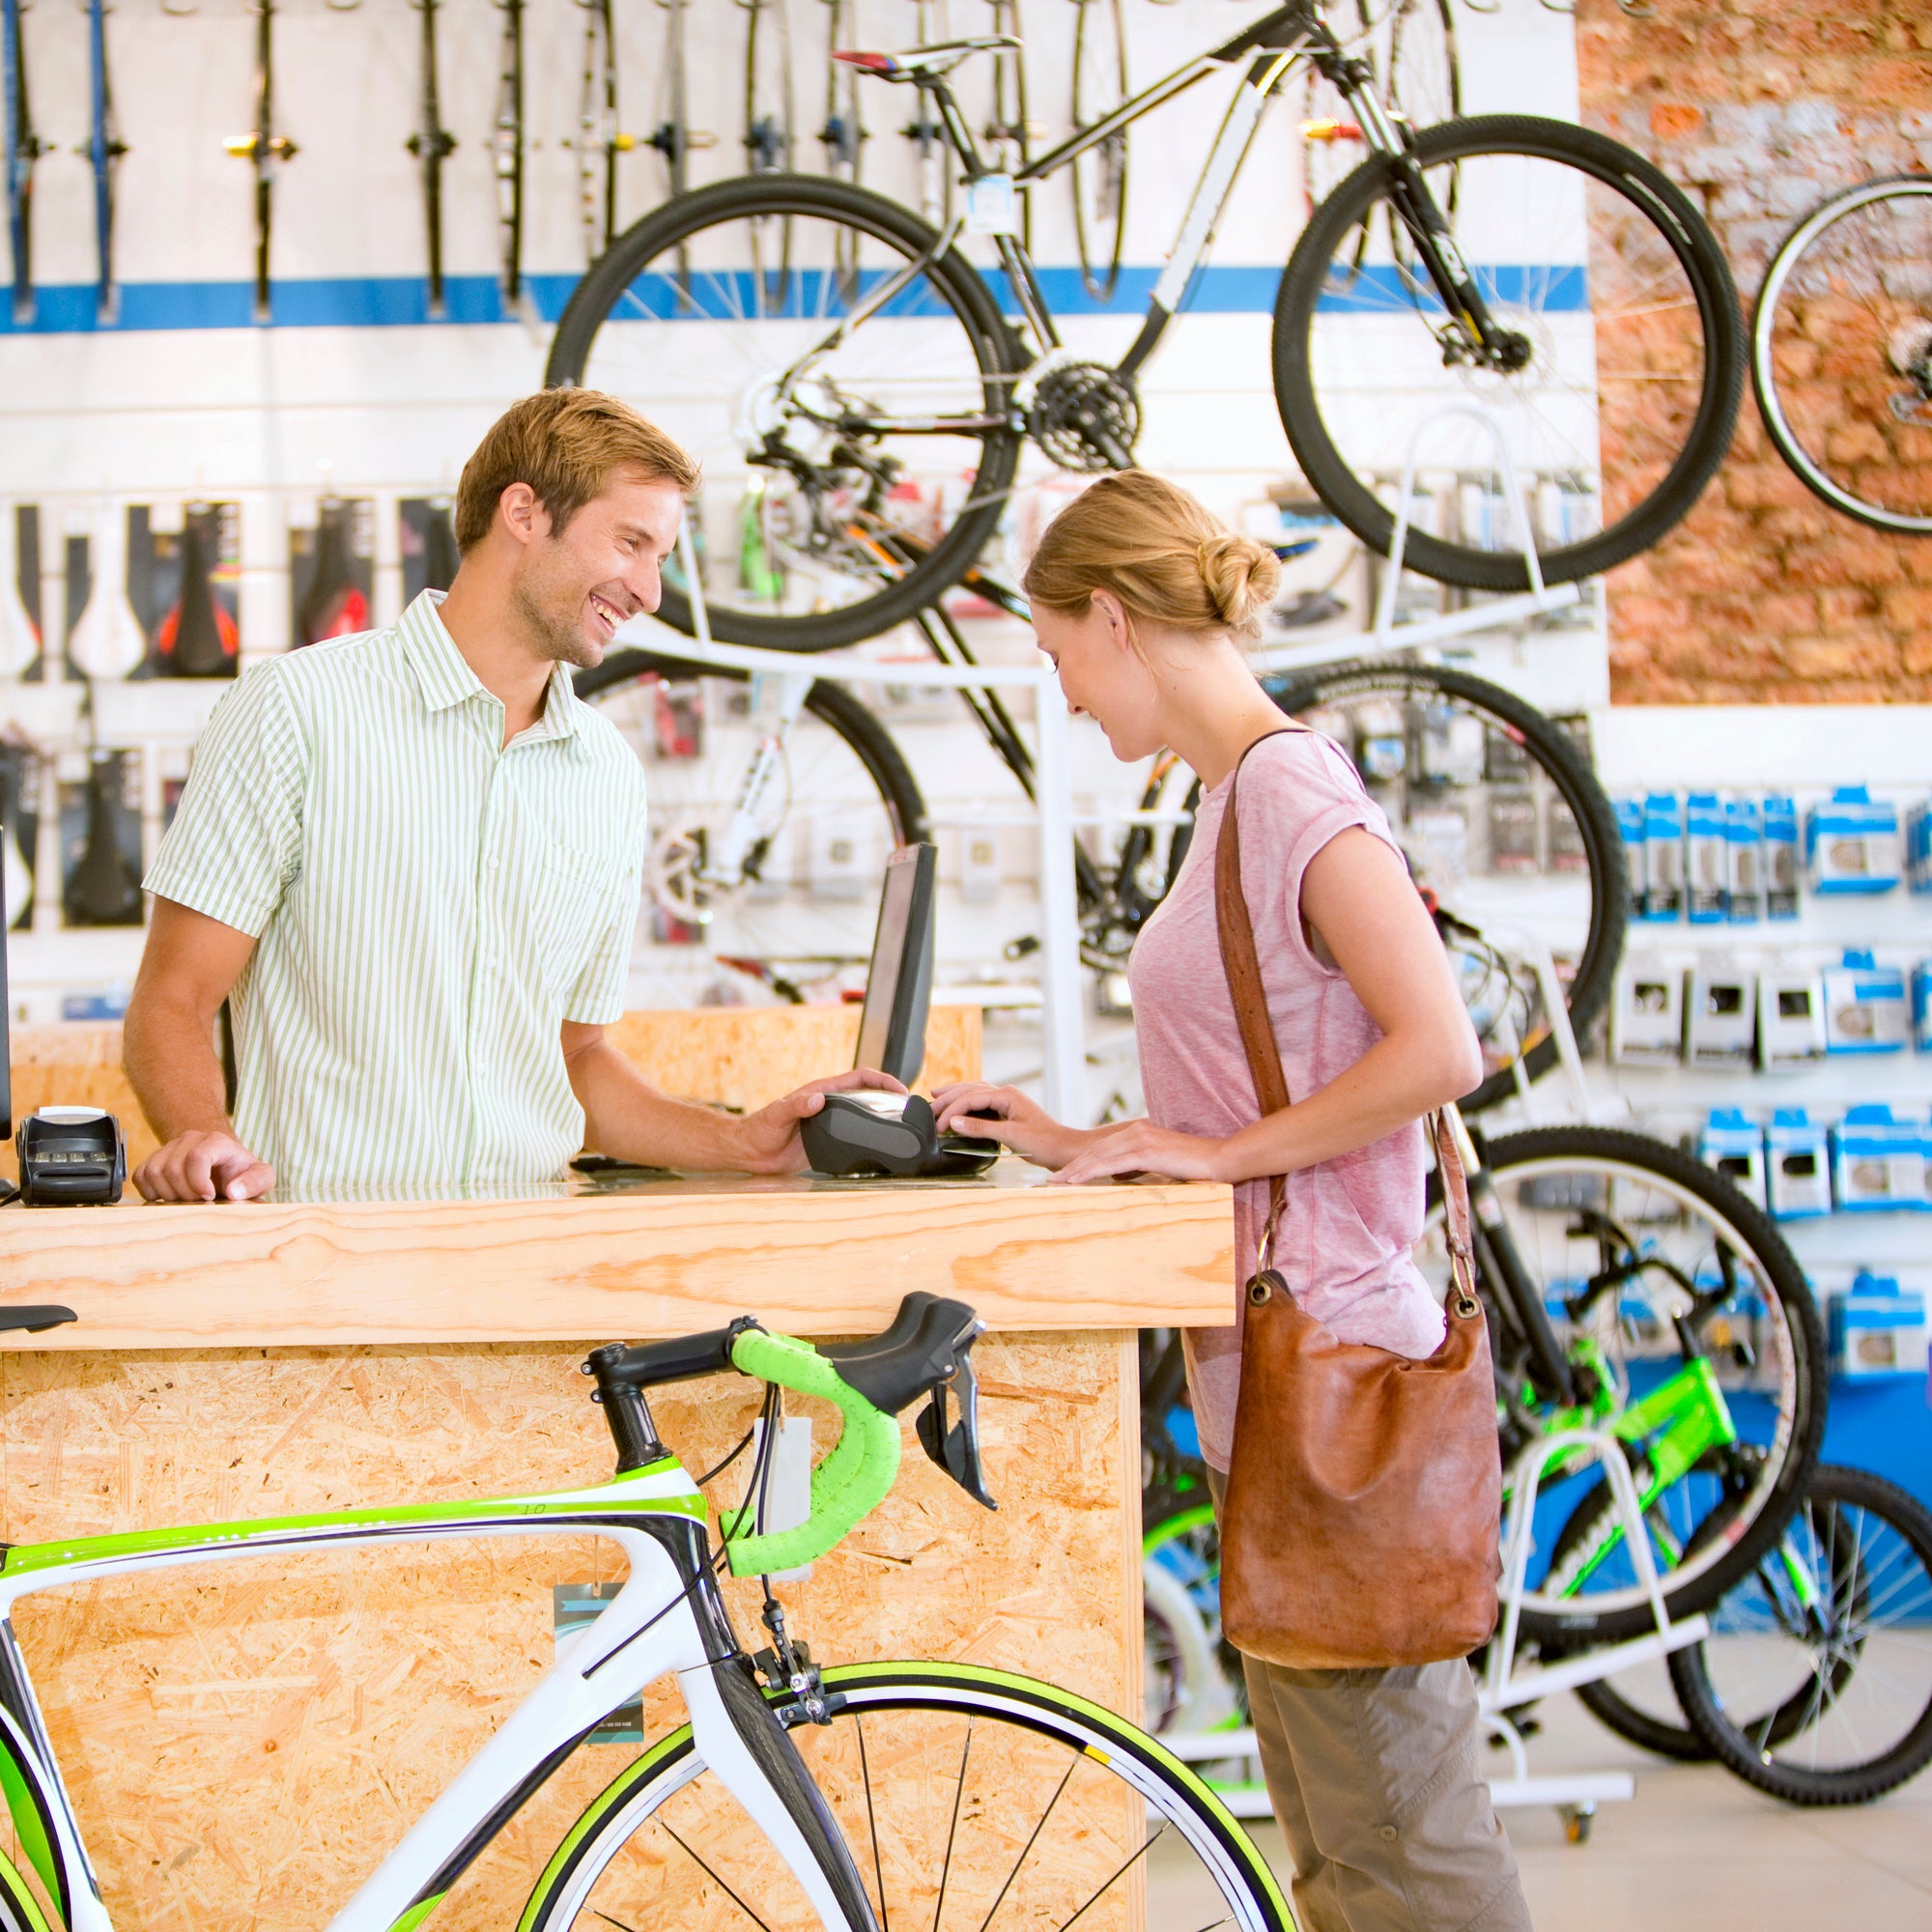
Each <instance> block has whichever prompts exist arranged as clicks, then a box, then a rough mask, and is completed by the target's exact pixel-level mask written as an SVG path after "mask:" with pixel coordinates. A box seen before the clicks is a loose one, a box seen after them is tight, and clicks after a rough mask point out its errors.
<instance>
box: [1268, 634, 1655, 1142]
mask: <svg viewBox="0 0 1932 1932" xmlns="http://www.w3.org/2000/svg"><path fill="white" fill-rule="evenodd" d="M1415 691H1425V692H1439V693H1440V694H1441V695H1442V696H1445V697H1452V698H1454V699H1456V701H1457V702H1458V703H1460V704H1464V705H1466V706H1468V707H1469V709H1471V710H1472V711H1476V712H1481V713H1487V714H1488V715H1489V716H1490V717H1492V718H1493V719H1494V720H1495V721H1496V722H1497V723H1498V724H1499V725H1501V726H1502V727H1503V729H1504V730H1505V731H1507V732H1508V733H1510V734H1511V735H1512V736H1514V737H1515V738H1516V739H1518V741H1519V742H1520V743H1521V744H1522V746H1523V747H1524V748H1525V750H1527V752H1528V753H1529V754H1530V756H1531V757H1533V758H1534V759H1535V760H1536V762H1537V763H1538V764H1539V765H1540V766H1541V767H1542V768H1543V770H1544V771H1545V772H1546V773H1547V774H1548V778H1549V781H1550V782H1551V784H1553V785H1554V786H1555V788H1556V791H1557V793H1558V795H1559V796H1560V797H1561V798H1562V800H1563V802H1564V804H1565V805H1567V806H1568V807H1569V808H1570V812H1571V815H1572V817H1574V818H1575V820H1576V821H1577V832H1578V834H1579V836H1580V837H1581V838H1582V842H1583V850H1584V853H1585V856H1586V858H1587V860H1588V864H1589V877H1590V924H1589V932H1588V936H1587V938H1586V939H1585V941H1584V944H1583V948H1582V951H1581V952H1580V953H1579V954H1578V956H1577V967H1576V974H1575V977H1574V978H1573V979H1572V980H1571V982H1570V986H1569V992H1568V1006H1569V1009H1570V1024H1571V1026H1572V1027H1573V1028H1574V1029H1575V1030H1576V1034H1577V1039H1578V1041H1579V1042H1583V1041H1587V1040H1588V1038H1589V1036H1590V1030H1591V1029H1592V1027H1594V1026H1595V1025H1596V1023H1597V1021H1598V1019H1599V1018H1600V1017H1601V1016H1602V1014H1603V1012H1604V1010H1605V1008H1606V1007H1607V1006H1608V1005H1609V1001H1610V994H1611V992H1612V990H1613V988H1614V986H1615V983H1616V975H1617V963H1618V961H1619V960H1620V959H1621V958H1622V957H1623V950H1624V936H1625V933H1626V931H1627V929H1628V927H1629V924H1630V878H1629V873H1628V871H1627V868H1626V867H1625V865H1624V846H1623V839H1622V838H1621V837H1620V836H1619V834H1618V832H1617V820H1616V812H1615V810H1614V809H1613V808H1612V806H1611V804H1610V801H1609V796H1608V794H1607V793H1606V792H1605V790H1604V787H1603V786H1602V785H1601V784H1600V783H1599V782H1598V781H1597V775H1596V773H1595V772H1593V771H1592V770H1591V769H1590V765H1589V761H1588V759H1586V758H1585V757H1584V756H1583V754H1582V753H1581V752H1579V751H1578V750H1577V745H1576V743H1575V741H1574V740H1573V739H1572V738H1571V737H1570V736H1569V734H1568V733H1567V732H1565V731H1564V730H1563V728H1562V727H1561V726H1560V725H1555V724H1552V723H1551V722H1550V720H1549V719H1548V718H1546V717H1545V716H1544V715H1543V713H1542V712H1540V711H1538V710H1537V709H1536V708H1535V706H1533V705H1530V704H1525V703H1524V702H1523V700H1522V699H1521V698H1520V697H1518V696H1516V695H1515V693H1513V692H1509V691H1505V690H1504V689H1503V688H1502V687H1501V686H1500V685H1496V684H1491V683H1490V682H1489V681H1488V680H1487V679H1484V678H1480V677H1474V676H1471V675H1470V674H1469V673H1468V672H1467V671H1460V670H1448V669H1444V668H1441V667H1440V666H1436V665H1403V664H1380V665H1377V664H1353V665H1338V666H1335V667H1332V668H1324V669H1321V670H1315V671H1308V672H1303V673H1300V674H1297V675H1293V676H1290V677H1286V678H1283V679H1282V680H1281V681H1280V682H1278V683H1276V682H1270V684H1269V685H1268V695H1269V696H1271V697H1273V699H1274V701H1275V702H1276V703H1277V704H1278V705H1280V706H1281V708H1282V709H1283V710H1284V711H1285V712H1287V713H1288V714H1289V715H1290V716H1291V717H1295V716H1299V715H1300V714H1301V713H1303V712H1305V711H1309V710H1312V709H1314V708H1315V707H1316V706H1317V705H1320V704H1323V703H1331V702H1334V701H1336V700H1338V699H1341V698H1346V697H1348V696H1356V695H1363V696H1366V695H1371V694H1374V693H1378V692H1390V693H1402V692H1415ZM1556 1053H1557V1047H1556V1042H1555V1040H1554V1039H1553V1038H1549V1037H1545V1038H1544V1039H1541V1040H1539V1041H1538V1042H1537V1043H1536V1044H1535V1045H1534V1046H1532V1047H1531V1048H1530V1050H1529V1053H1528V1056H1527V1060H1528V1072H1529V1077H1530V1078H1531V1079H1532V1080H1533V1079H1535V1078H1536V1077H1537V1076H1538V1075H1540V1074H1542V1073H1544V1072H1547V1071H1548V1068H1549V1067H1550V1066H1552V1065H1554V1064H1555V1061H1556ZM1515 1092H1516V1079H1515V1075H1514V1073H1513V1072H1512V1070H1511V1068H1509V1067H1507V1066H1504V1067H1501V1068H1499V1069H1498V1070H1497V1071H1496V1072H1494V1073H1492V1074H1491V1075H1490V1076H1489V1077H1488V1078H1487V1079H1486V1080H1485V1081H1484V1082H1483V1084H1482V1085H1481V1086H1480V1087H1478V1088H1477V1089H1476V1091H1475V1092H1474V1093H1473V1094H1469V1095H1468V1096H1467V1098H1465V1099H1464V1100H1463V1101H1462V1102H1461V1103H1460V1104H1461V1106H1462V1109H1463V1113H1465V1114H1474V1113H1477V1112H1479V1111H1480V1110H1481V1109H1483V1108H1485V1107H1489V1106H1492V1105H1494V1104H1495V1103H1496V1102H1497V1101H1499V1100H1505V1099H1508V1098H1509V1097H1510V1096H1511V1095H1513V1094H1515Z"/></svg>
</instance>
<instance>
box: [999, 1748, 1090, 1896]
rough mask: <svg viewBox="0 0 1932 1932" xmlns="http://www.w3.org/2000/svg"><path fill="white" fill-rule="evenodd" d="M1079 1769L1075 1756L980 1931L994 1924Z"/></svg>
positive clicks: (1022, 1847) (1021, 1849)
mask: <svg viewBox="0 0 1932 1932" xmlns="http://www.w3.org/2000/svg"><path fill="white" fill-rule="evenodd" d="M1079 1769H1080V1760H1079V1759H1078V1758H1075V1759H1074V1760H1073V1762H1072V1763H1071V1764H1069V1765H1068V1766H1067V1767H1066V1770H1065V1775H1064V1776H1062V1777H1061V1780H1060V1782H1059V1783H1058V1784H1057V1785H1055V1786H1054V1790H1053V1796H1052V1797H1051V1798H1049V1799H1048V1800H1047V1801H1046V1809H1045V1810H1044V1811H1042V1812H1041V1813H1040V1814H1039V1823H1038V1824H1037V1825H1036V1826H1035V1827H1034V1828H1033V1830H1032V1832H1031V1833H1028V1835H1027V1841H1026V1843H1025V1844H1024V1845H1022V1846H1021V1847H1020V1855H1019V1857H1018V1858H1016V1859H1015V1860H1014V1861H1013V1868H1012V1870H1011V1871H1009V1873H1008V1874H1007V1876H1006V1879H1005V1881H1004V1882H1003V1883H1002V1884H1001V1886H1000V1889H999V1891H998V1892H997V1893H996V1894H995V1895H994V1898H993V1903H992V1907H991V1909H990V1910H989V1911H988V1912H987V1914H986V1916H985V1918H982V1919H980V1932H986V1928H987V1927H988V1926H990V1925H991V1924H992V1922H993V1917H994V1914H995V1913H997V1912H998V1911H999V1909H1000V1907H1001V1906H1002V1905H1003V1904H1004V1903H1005V1902H1006V1896H1007V1893H1008V1892H1009V1891H1010V1890H1011V1889H1012V1885H1013V1881H1014V1879H1016V1878H1018V1877H1019V1875H1020V1867H1021V1866H1022V1865H1023V1864H1025V1863H1026V1861H1027V1854H1028V1853H1029V1852H1031V1851H1032V1850H1033V1848H1034V1846H1035V1845H1036V1844H1037V1842H1038V1841H1039V1834H1040V1833H1042V1832H1043V1831H1045V1830H1046V1821H1047V1820H1048V1819H1049V1818H1050V1817H1052V1816H1053V1807H1054V1806H1055V1805H1056V1804H1059V1803H1060V1794H1061V1793H1062V1792H1063V1791H1065V1789H1066V1787H1067V1785H1068V1784H1069V1783H1070V1782H1071V1781H1072V1777H1073V1774H1074V1773H1075V1772H1076V1771H1078V1770H1079Z"/></svg>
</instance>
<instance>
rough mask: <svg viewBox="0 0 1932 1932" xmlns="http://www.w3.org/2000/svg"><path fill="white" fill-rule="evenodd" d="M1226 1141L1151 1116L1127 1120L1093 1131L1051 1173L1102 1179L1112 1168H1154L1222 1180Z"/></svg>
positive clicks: (1173, 1176)
mask: <svg viewBox="0 0 1932 1932" xmlns="http://www.w3.org/2000/svg"><path fill="white" fill-rule="evenodd" d="M1224 1161H1225V1154H1224V1143H1222V1142H1220V1141H1218V1140H1216V1139H1214V1138H1213V1137H1212V1136H1211V1135H1209V1134H1177V1133H1175V1132H1173V1131H1171V1130H1170V1129H1169V1128H1167V1127H1157V1126H1155V1125H1154V1124H1153V1122H1151V1121H1127V1122H1122V1124H1121V1125H1120V1126H1118V1127H1112V1128H1110V1129H1108V1131H1107V1132H1105V1133H1104V1134H1096V1135H1094V1137H1093V1139H1092V1141H1091V1142H1090V1144H1089V1145H1088V1146H1086V1147H1084V1148H1082V1149H1081V1150H1080V1151H1079V1152H1078V1153H1076V1154H1075V1155H1074V1156H1073V1157H1072V1159H1070V1160H1069V1161H1067V1162H1066V1164H1065V1166H1064V1167H1063V1168H1062V1169H1061V1170H1060V1172H1059V1173H1058V1174H1056V1175H1055V1176H1054V1177H1053V1183H1052V1184H1054V1185H1055V1186H1067V1187H1072V1186H1076V1185H1077V1184H1078V1183H1079V1182H1081V1181H1083V1180H1105V1179H1107V1178H1108V1177H1109V1176H1110V1175H1115V1174H1154V1175H1160V1176H1162V1177H1164V1178H1165V1179H1169V1180H1226V1179H1228V1176H1227V1174H1226V1173H1225V1172H1223V1166H1224Z"/></svg>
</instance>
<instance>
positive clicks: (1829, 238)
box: [1751, 175, 1932, 536]
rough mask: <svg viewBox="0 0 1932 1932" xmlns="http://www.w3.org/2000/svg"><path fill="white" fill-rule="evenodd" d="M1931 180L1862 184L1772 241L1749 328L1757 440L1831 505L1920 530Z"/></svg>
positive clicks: (1928, 481) (1927, 414)
mask: <svg viewBox="0 0 1932 1932" xmlns="http://www.w3.org/2000/svg"><path fill="white" fill-rule="evenodd" d="M1928 263H1932V180H1928V179H1926V177H1925V176H1923V175H1901V176H1894V177H1892V178H1891V179H1889V180H1887V181H1875V182H1866V183H1864V184H1863V185H1862V186H1860V187H1855V188H1851V189H1849V190H1847V191H1846V192H1845V193H1844V194H1840V195H1833V197H1832V199H1831V200H1829V201H1827V202H1823V203H1821V204H1820V205H1819V206H1818V207H1817V208H1814V209H1813V210H1812V211H1811V213H1809V214H1807V215H1806V216H1805V217H1804V220H1803V221H1801V222H1800V223H1799V224H1798V226H1797V227H1796V228H1794V229H1793V230H1792V231H1791V233H1790V234H1789V235H1787V236H1786V237H1785V238H1784V241H1782V242H1781V243H1780V244H1779V246H1778V250H1777V253H1776V255H1774V256H1773V257H1772V262H1771V268H1770V270H1769V271H1768V272H1767V274H1766V275H1765V278H1764V287H1763V289H1762V290H1761V291H1760V292H1759V295H1758V298H1757V311H1756V314H1755V315H1754V316H1753V318H1752V321H1751V386H1752V388H1753V389H1754V390H1755V391H1756V394H1757V406H1758V409H1759V411H1760V412H1761V413H1762V414H1763V416H1764V426H1765V428H1766V429H1767V430H1769V431H1770V432H1771V440H1772V441H1773V442H1774V443H1776V445H1777V453H1778V454H1779V455H1780V456H1782V457H1783V458H1784V460H1785V462H1786V463H1788V464H1789V465H1790V466H1791V468H1792V469H1793V470H1794V471H1796V473H1797V475H1798V477H1799V478H1800V480H1801V481H1802V482H1804V484H1805V485H1806V486H1807V487H1808V488H1809V489H1811V490H1812V491H1813V492H1814V493H1815V494H1816V495H1817V496H1819V497H1823V499H1824V500H1825V501H1826V502H1828V503H1830V504H1831V506H1832V507H1833V509H1834V510H1842V511H1843V512H1844V513H1845V515H1846V516H1848V517H1856V518H1857V519H1858V520H1859V522H1860V523H1861V524H1869V525H1871V526H1872V527H1873V528H1874V529H1881V530H1901V531H1904V532H1906V533H1908V534H1911V535H1914V536H1925V535H1928V534H1932V268H1928V267H1927V264H1928Z"/></svg>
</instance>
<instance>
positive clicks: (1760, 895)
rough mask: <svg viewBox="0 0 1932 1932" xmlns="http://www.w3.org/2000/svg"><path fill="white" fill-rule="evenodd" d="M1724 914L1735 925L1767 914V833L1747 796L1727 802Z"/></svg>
mask: <svg viewBox="0 0 1932 1932" xmlns="http://www.w3.org/2000/svg"><path fill="white" fill-rule="evenodd" d="M1724 859H1725V865H1724V870H1725V880H1724V913H1725V917H1726V918H1728V919H1729V921H1730V923H1732V924H1733V925H1755V924H1756V923H1758V921H1759V920H1760V919H1762V918H1763V917H1764V835H1763V833H1762V832H1761V831H1760V829H1759V825H1758V815H1757V807H1756V805H1754V804H1753V803H1752V802H1751V800H1749V799H1747V798H1733V799H1727V800H1726V801H1725V802H1724Z"/></svg>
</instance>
